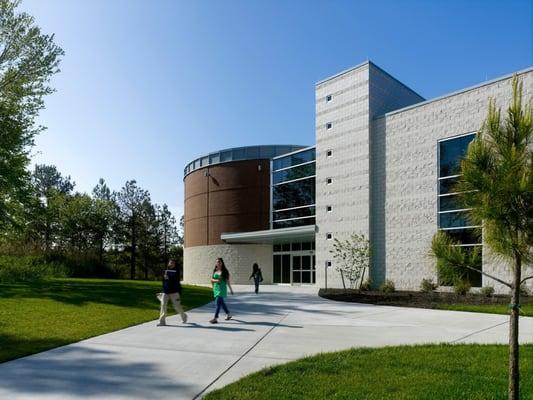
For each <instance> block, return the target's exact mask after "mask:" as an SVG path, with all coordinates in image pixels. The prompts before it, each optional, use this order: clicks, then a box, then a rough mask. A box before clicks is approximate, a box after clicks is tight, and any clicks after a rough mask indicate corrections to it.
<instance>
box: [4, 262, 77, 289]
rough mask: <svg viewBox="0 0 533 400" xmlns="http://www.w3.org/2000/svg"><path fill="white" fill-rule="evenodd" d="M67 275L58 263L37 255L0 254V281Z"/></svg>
mask: <svg viewBox="0 0 533 400" xmlns="http://www.w3.org/2000/svg"><path fill="white" fill-rule="evenodd" d="M65 276H67V271H66V268H65V267H64V266H63V265H61V264H60V263H57V262H54V261H49V260H46V259H45V258H44V257H39V256H25V257H16V256H0V282H2V283H17V282H30V281H37V280H42V279H46V278H51V277H65Z"/></svg>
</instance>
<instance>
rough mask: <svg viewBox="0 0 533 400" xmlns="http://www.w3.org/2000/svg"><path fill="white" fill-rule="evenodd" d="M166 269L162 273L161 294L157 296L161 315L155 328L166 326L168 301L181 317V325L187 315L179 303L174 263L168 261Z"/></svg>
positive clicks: (177, 276) (178, 283)
mask: <svg viewBox="0 0 533 400" xmlns="http://www.w3.org/2000/svg"><path fill="white" fill-rule="evenodd" d="M167 267H168V269H166V270H165V271H163V293H160V295H159V296H158V298H159V299H160V300H161V313H160V314H159V323H158V324H157V326H165V325H166V316H167V303H168V300H169V299H170V300H171V301H172V304H173V305H174V309H175V310H176V312H177V313H178V314H180V315H181V320H182V321H183V323H186V322H187V314H185V312H184V311H183V307H182V306H181V301H180V295H181V284H180V276H179V275H180V274H179V272H178V271H176V262H175V261H174V260H170V261H169V262H168V265H167Z"/></svg>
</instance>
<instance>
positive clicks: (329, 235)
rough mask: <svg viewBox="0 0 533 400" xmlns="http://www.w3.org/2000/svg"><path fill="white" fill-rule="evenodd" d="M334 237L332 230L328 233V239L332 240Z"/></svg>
mask: <svg viewBox="0 0 533 400" xmlns="http://www.w3.org/2000/svg"><path fill="white" fill-rule="evenodd" d="M332 238H333V235H332V234H331V232H328V233H326V239H327V240H331V239H332Z"/></svg>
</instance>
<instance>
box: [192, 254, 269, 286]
mask: <svg viewBox="0 0 533 400" xmlns="http://www.w3.org/2000/svg"><path fill="white" fill-rule="evenodd" d="M218 257H222V258H223V259H224V264H226V267H227V268H228V270H229V272H230V277H231V282H232V283H235V284H252V281H250V280H248V278H249V277H250V274H251V273H252V265H253V263H257V264H259V267H260V268H261V271H262V274H263V279H264V282H263V283H272V245H267V244H231V245H229V244H221V245H211V246H194V247H186V248H184V250H183V264H184V268H183V270H184V276H183V281H184V282H185V283H190V284H196V285H210V279H211V275H212V273H213V268H214V266H215V260H216V259H217V258H218Z"/></svg>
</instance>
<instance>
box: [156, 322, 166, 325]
mask: <svg viewBox="0 0 533 400" xmlns="http://www.w3.org/2000/svg"><path fill="white" fill-rule="evenodd" d="M166 325H167V323H166V322H161V321H159V322H158V323H157V325H156V326H166Z"/></svg>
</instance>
